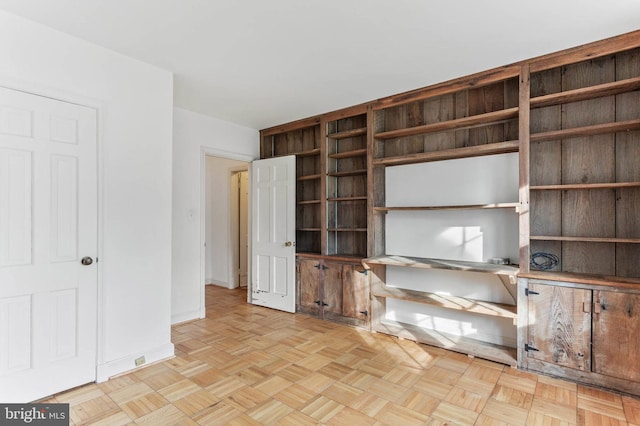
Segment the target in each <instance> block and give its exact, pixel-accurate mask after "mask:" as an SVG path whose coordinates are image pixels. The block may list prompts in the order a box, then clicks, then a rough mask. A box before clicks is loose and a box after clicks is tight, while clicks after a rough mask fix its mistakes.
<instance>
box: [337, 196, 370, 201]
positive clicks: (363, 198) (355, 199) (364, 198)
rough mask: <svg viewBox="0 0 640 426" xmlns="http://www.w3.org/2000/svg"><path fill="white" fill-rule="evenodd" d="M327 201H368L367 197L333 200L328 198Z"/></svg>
mask: <svg viewBox="0 0 640 426" xmlns="http://www.w3.org/2000/svg"><path fill="white" fill-rule="evenodd" d="M327 201H334V202H342V201H367V196H366V195H364V196H361V197H332V198H327Z"/></svg>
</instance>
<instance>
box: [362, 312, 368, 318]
mask: <svg viewBox="0 0 640 426" xmlns="http://www.w3.org/2000/svg"><path fill="white" fill-rule="evenodd" d="M360 313H361V314H362V315H364V316H365V317H368V316H369V311H360Z"/></svg>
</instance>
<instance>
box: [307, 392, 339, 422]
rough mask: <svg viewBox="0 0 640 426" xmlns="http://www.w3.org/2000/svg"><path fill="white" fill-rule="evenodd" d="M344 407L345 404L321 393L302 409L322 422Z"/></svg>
mask: <svg viewBox="0 0 640 426" xmlns="http://www.w3.org/2000/svg"><path fill="white" fill-rule="evenodd" d="M343 408H344V405H342V404H340V403H338V402H336V401H334V400H332V399H329V398H327V397H326V396H323V395H320V396H318V397H316V398H314V399H313V400H312V401H311V402H310V403H309V404H307V406H306V407H304V408H303V409H302V410H300V411H302V412H303V413H304V414H306V415H308V416H309V417H313V418H314V419H316V420H317V421H318V422H320V423H326V422H327V421H329V419H330V418H332V417H333V416H335V415H336V414H338V412H339V411H340V410H342V409H343Z"/></svg>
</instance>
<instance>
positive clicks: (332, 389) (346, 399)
mask: <svg viewBox="0 0 640 426" xmlns="http://www.w3.org/2000/svg"><path fill="white" fill-rule="evenodd" d="M362 394H364V391H363V390H361V389H358V388H355V387H353V386H349V385H348V384H346V383H342V382H336V383H334V384H332V385H331V386H329V387H328V388H327V389H325V390H324V391H322V395H324V396H326V397H327V398H330V399H332V400H334V401H336V402H338V403H340V404H343V405H349V404H350V403H352V402H353V401H354V400H356V399H357V398H358V397H359V396H361V395H362Z"/></svg>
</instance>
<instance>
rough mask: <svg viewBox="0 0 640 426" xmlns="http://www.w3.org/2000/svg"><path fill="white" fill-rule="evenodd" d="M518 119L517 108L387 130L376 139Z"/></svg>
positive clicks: (377, 135) (395, 137)
mask: <svg viewBox="0 0 640 426" xmlns="http://www.w3.org/2000/svg"><path fill="white" fill-rule="evenodd" d="M514 118H518V107H513V108H508V109H503V110H500V111H494V112H488V113H485V114H478V115H472V116H470V117H464V118H458V119H456V120H449V121H442V122H440V123H432V124H425V125H422V126H416V127H409V128H405V129H398V130H389V131H386V132H380V133H376V135H375V137H376V138H377V139H383V140H387V139H397V138H404V137H407V136H416V135H423V134H427V133H436V132H444V131H448V130H462V129H471V128H474V127H480V126H488V125H493V124H500V123H504V122H505V121H509V120H512V119H514Z"/></svg>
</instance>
